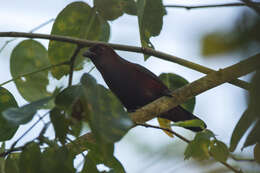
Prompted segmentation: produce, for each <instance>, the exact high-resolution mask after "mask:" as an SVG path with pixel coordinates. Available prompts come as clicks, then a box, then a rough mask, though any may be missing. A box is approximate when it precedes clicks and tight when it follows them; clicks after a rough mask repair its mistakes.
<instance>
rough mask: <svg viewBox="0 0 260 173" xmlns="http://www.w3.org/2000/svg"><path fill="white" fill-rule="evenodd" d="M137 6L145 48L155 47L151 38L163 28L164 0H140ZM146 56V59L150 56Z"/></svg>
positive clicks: (142, 42)
mask: <svg viewBox="0 0 260 173" xmlns="http://www.w3.org/2000/svg"><path fill="white" fill-rule="evenodd" d="M137 7H138V9H137V14H138V23H139V32H140V39H141V45H142V47H144V48H154V46H153V45H152V43H151V41H150V38H151V37H153V36H157V35H159V34H160V32H161V29H162V25H163V16H164V15H165V9H164V7H163V3H162V0H153V1H150V0H138V1H137ZM144 57H145V60H146V59H147V58H148V57H149V56H148V55H145V56H144Z"/></svg>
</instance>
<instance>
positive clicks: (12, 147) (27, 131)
mask: <svg viewBox="0 0 260 173" xmlns="http://www.w3.org/2000/svg"><path fill="white" fill-rule="evenodd" d="M49 112H50V111H48V112H46V113H45V114H43V116H41V117H40V118H39V119H38V120H37V121H36V122H35V123H34V124H33V125H32V126H31V127H30V128H29V129H27V130H26V131H25V132H24V133H23V134H22V135H21V136H20V137H19V138H18V139H17V140H16V141H15V142H14V143H13V144H12V145H11V147H10V150H13V149H14V147H15V146H16V144H17V143H18V142H19V141H20V140H21V139H22V138H23V137H24V136H25V135H27V133H29V132H30V131H31V130H32V129H33V128H34V127H35V126H36V125H37V124H38V123H39V122H40V121H41V120H42V119H43V118H44V117H45V116H46V115H48V114H49Z"/></svg>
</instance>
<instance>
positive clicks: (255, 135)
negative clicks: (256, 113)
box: [243, 120, 260, 148]
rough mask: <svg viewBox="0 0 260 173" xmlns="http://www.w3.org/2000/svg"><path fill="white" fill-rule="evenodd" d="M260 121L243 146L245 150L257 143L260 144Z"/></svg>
mask: <svg viewBox="0 0 260 173" xmlns="http://www.w3.org/2000/svg"><path fill="white" fill-rule="evenodd" d="M259 132H260V120H258V121H257V123H256V124H255V125H254V127H253V129H252V130H251V131H250V133H249V134H248V136H247V138H246V141H245V143H244V145H243V148H245V147H248V146H250V145H254V144H256V143H260V134H259Z"/></svg>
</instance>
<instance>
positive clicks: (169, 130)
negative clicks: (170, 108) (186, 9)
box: [135, 123, 191, 143]
mask: <svg viewBox="0 0 260 173" xmlns="http://www.w3.org/2000/svg"><path fill="white" fill-rule="evenodd" d="M135 125H137V126H143V127H146V128H149V127H150V128H154V129H161V130H165V131H167V132H169V133H172V134H173V135H175V136H177V137H178V138H180V139H181V140H183V141H185V142H186V143H190V142H191V141H190V140H188V139H187V138H185V137H183V136H182V135H180V134H178V133H176V132H174V131H173V130H171V129H167V128H164V127H159V126H154V125H151V124H147V123H135Z"/></svg>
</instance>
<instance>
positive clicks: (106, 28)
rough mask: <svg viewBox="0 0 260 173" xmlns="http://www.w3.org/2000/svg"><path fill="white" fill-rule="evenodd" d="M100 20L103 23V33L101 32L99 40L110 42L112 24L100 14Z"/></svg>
mask: <svg viewBox="0 0 260 173" xmlns="http://www.w3.org/2000/svg"><path fill="white" fill-rule="evenodd" d="M98 20H99V22H100V24H101V34H100V37H99V39H98V40H99V41H104V42H108V40H109V38H110V25H109V23H108V22H107V21H106V20H104V19H103V18H102V17H101V16H100V15H99V16H98Z"/></svg>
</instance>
